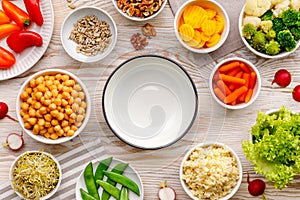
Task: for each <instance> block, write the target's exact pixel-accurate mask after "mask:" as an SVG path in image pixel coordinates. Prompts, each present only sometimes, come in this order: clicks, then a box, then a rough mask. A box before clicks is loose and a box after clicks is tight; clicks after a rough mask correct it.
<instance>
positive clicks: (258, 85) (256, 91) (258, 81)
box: [209, 57, 261, 110]
mask: <svg viewBox="0 0 300 200" xmlns="http://www.w3.org/2000/svg"><path fill="white" fill-rule="evenodd" d="M231 61H239V62H244V63H246V64H247V65H248V66H249V67H251V68H252V70H253V71H254V72H255V73H256V84H255V86H254V88H253V94H252V96H251V99H250V101H249V102H247V103H238V104H236V105H229V104H225V103H224V102H223V101H221V100H220V99H219V98H218V97H217V96H216V95H215V93H214V88H213V85H214V80H213V79H214V75H215V73H217V71H218V69H219V67H220V66H222V65H223V64H226V63H227V62H231ZM209 89H210V92H211V95H212V97H213V99H215V101H216V102H217V103H218V104H220V105H221V106H223V107H224V108H227V109H232V110H236V109H242V108H246V107H248V106H250V105H251V104H252V103H253V102H254V101H255V100H256V99H257V97H258V96H259V93H260V90H261V77H260V73H259V71H258V70H257V68H256V67H255V65H254V64H253V63H251V62H250V61H248V60H246V59H243V58H240V57H232V58H227V59H224V60H222V61H221V62H219V63H218V64H217V65H216V66H215V67H214V69H213V70H212V72H211V75H210V77H209Z"/></svg>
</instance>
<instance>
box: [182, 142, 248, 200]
mask: <svg viewBox="0 0 300 200" xmlns="http://www.w3.org/2000/svg"><path fill="white" fill-rule="evenodd" d="M242 176H243V170H242V165H241V162H240V160H239V157H238V156H237V154H236V153H235V152H234V151H233V150H232V149H231V148H230V147H228V146H227V145H225V144H222V143H200V144H198V145H196V146H194V147H193V148H192V149H191V150H189V151H188V152H187V153H186V155H185V156H184V158H183V160H182V162H181V166H180V182H181V185H182V187H183V189H184V191H185V192H186V193H187V194H188V195H189V196H190V197H191V198H192V199H194V200H196V199H197V200H198V199H211V200H212V199H220V200H227V199H230V198H231V197H232V196H233V195H234V194H235V193H236V192H237V191H238V189H239V187H240V184H241V182H242Z"/></svg>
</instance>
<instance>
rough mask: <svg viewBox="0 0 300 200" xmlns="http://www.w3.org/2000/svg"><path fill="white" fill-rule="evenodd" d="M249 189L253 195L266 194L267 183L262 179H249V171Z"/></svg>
mask: <svg viewBox="0 0 300 200" xmlns="http://www.w3.org/2000/svg"><path fill="white" fill-rule="evenodd" d="M247 182H248V191H249V193H250V194H251V195H252V196H259V195H262V194H264V192H265V189H266V183H265V182H264V181H263V180H260V179H254V180H252V181H250V180H249V173H247Z"/></svg>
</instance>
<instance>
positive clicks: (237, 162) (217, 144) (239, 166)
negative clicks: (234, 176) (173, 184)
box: [179, 142, 243, 200]
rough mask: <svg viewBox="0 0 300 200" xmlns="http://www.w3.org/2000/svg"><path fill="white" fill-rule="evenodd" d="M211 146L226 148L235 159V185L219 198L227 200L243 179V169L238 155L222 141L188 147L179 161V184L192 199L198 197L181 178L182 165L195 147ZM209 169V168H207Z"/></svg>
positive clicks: (195, 199) (196, 199)
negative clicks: (236, 172) (236, 176)
mask: <svg viewBox="0 0 300 200" xmlns="http://www.w3.org/2000/svg"><path fill="white" fill-rule="evenodd" d="M211 146H213V147H214V146H215V147H221V148H223V149H226V150H228V151H229V152H230V153H231V155H232V157H233V158H234V159H235V161H236V166H237V168H238V176H239V177H238V181H237V183H236V185H235V187H234V188H233V189H232V191H231V192H230V193H229V194H227V195H226V196H223V197H221V198H220V200H228V199H230V198H231V197H232V196H233V195H234V194H235V193H236V192H237V191H238V190H239V187H240V185H241V182H242V179H243V169H242V164H241V161H240V159H239V157H238V156H237V154H236V153H235V152H234V151H233V149H231V148H230V147H229V146H227V145H225V144H222V143H218V142H215V143H209V142H208V143H200V144H198V145H196V146H194V147H193V148H192V149H190V150H189V151H188V152H187V153H186V154H185V156H184V158H183V160H182V162H181V165H180V170H179V177H180V183H181V186H182V187H183V189H184V191H185V192H186V194H187V195H189V197H190V198H191V199H193V200H198V199H199V198H197V197H196V196H194V195H193V194H192V192H191V190H190V188H189V187H188V185H187V184H186V182H185V181H184V180H183V166H184V163H185V161H187V160H190V159H189V156H190V155H191V154H192V153H193V152H194V151H195V150H196V148H207V147H211ZM195 164H199V162H197V163H194V165H195ZM208 170H209V169H208Z"/></svg>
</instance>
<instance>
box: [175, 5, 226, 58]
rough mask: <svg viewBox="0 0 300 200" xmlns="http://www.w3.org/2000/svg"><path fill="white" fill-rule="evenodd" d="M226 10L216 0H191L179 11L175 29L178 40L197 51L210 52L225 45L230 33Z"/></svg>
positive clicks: (191, 49)
mask: <svg viewBox="0 0 300 200" xmlns="http://www.w3.org/2000/svg"><path fill="white" fill-rule="evenodd" d="M229 29H230V21H229V17H228V14H227V12H226V10H225V9H224V8H223V6H222V5H221V4H219V3H218V2H216V1H214V0H189V1H187V2H185V3H184V4H183V5H182V6H181V7H180V8H179V9H178V11H177V13H176V15H175V19H174V30H175V35H176V37H177V39H178V41H179V42H180V43H181V44H182V45H183V46H184V47H185V48H186V49H188V50H190V51H192V52H195V53H209V52H212V51H215V50H217V49H218V48H219V47H221V46H222V45H223V43H224V42H225V40H226V39H227V36H228V34H229Z"/></svg>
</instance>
